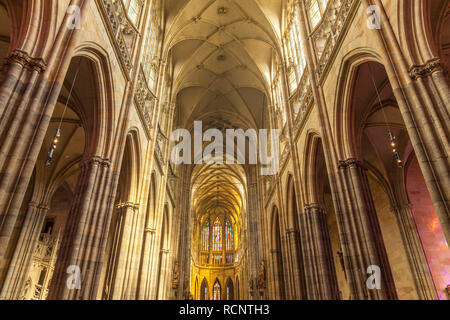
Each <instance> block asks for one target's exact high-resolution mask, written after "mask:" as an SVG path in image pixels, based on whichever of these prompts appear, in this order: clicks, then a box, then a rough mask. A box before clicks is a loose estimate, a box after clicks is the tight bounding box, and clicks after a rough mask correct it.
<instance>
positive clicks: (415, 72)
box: [409, 58, 443, 80]
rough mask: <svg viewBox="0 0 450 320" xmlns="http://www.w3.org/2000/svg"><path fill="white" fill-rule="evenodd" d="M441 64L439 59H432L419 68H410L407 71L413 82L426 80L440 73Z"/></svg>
mask: <svg viewBox="0 0 450 320" xmlns="http://www.w3.org/2000/svg"><path fill="white" fill-rule="evenodd" d="M442 70H443V68H442V63H441V60H440V59H439V58H435V59H432V60H430V61H428V62H426V63H425V64H423V65H420V66H412V68H411V70H409V76H410V77H411V79H413V80H417V79H420V78H426V77H428V76H430V75H432V74H433V73H435V72H438V71H442Z"/></svg>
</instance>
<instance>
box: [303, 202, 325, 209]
mask: <svg viewBox="0 0 450 320" xmlns="http://www.w3.org/2000/svg"><path fill="white" fill-rule="evenodd" d="M314 209H315V210H318V211H324V209H323V207H322V206H321V205H320V204H319V203H310V204H306V205H305V207H304V210H305V211H307V210H314Z"/></svg>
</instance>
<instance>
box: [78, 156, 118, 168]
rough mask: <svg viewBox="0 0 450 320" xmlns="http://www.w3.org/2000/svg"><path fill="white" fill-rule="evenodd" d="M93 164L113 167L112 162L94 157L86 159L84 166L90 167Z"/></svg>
mask: <svg viewBox="0 0 450 320" xmlns="http://www.w3.org/2000/svg"><path fill="white" fill-rule="evenodd" d="M91 164H94V165H98V166H102V167H105V168H109V167H110V166H111V160H109V159H105V158H102V157H100V156H96V155H94V156H91V157H89V158H86V159H84V160H83V164H82V166H89V165H91Z"/></svg>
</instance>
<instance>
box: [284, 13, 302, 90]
mask: <svg viewBox="0 0 450 320" xmlns="http://www.w3.org/2000/svg"><path fill="white" fill-rule="evenodd" d="M285 47H286V52H287V55H288V57H289V88H290V90H291V93H293V92H294V91H295V90H296V89H297V86H298V84H299V82H300V80H301V78H302V76H303V72H304V70H305V67H306V58H305V50H304V45H303V41H302V38H301V35H300V25H299V18H298V12H297V11H295V13H294V15H293V18H292V19H291V20H290V21H289V25H288V27H287V32H286V35H285Z"/></svg>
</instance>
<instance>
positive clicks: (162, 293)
mask: <svg viewBox="0 0 450 320" xmlns="http://www.w3.org/2000/svg"><path fill="white" fill-rule="evenodd" d="M169 253H170V251H169V250H167V249H161V253H160V254H161V257H160V260H159V275H158V276H159V280H158V294H157V299H158V300H163V299H165V298H166V288H167V286H168V283H167V274H168V273H169V270H168V268H167V266H168V264H169Z"/></svg>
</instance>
